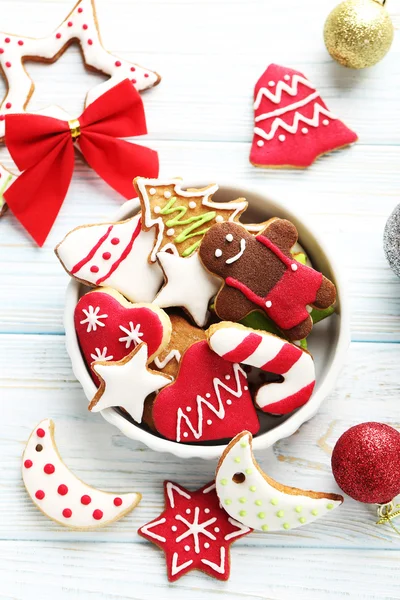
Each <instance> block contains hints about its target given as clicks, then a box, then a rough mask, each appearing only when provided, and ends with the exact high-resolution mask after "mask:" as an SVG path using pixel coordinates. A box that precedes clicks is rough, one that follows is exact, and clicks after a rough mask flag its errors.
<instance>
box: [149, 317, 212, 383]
mask: <svg viewBox="0 0 400 600" xmlns="http://www.w3.org/2000/svg"><path fill="white" fill-rule="evenodd" d="M169 318H170V321H171V327H172V332H171V339H170V341H169V343H168V344H167V346H165V348H164V350H163V351H162V352H158V354H157V356H156V357H155V359H154V361H153V363H152V364H151V367H152V368H154V369H157V370H159V371H162V372H163V373H165V374H166V375H171V376H172V377H174V379H175V378H176V376H177V374H178V370H179V365H180V362H181V358H182V356H183V354H184V353H185V352H186V350H187V349H188V348H189V347H190V346H192V345H193V344H195V343H196V342H199V341H200V340H205V339H206V334H205V332H204V331H203V329H200V328H199V327H194V326H193V325H191V324H190V323H189V322H188V321H187V320H186V319H185V318H184V317H182V316H181V315H178V314H171V315H169Z"/></svg>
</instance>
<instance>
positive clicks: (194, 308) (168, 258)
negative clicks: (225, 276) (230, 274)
mask: <svg viewBox="0 0 400 600" xmlns="http://www.w3.org/2000/svg"><path fill="white" fill-rule="evenodd" d="M157 259H158V261H159V263H160V264H161V267H162V269H163V271H164V275H165V279H166V283H165V285H164V287H163V288H162V289H161V291H160V292H159V293H158V294H157V296H156V298H155V300H154V303H155V304H157V306H160V307H161V308H167V307H170V306H181V307H183V308H184V309H185V310H186V311H187V312H188V313H189V315H190V316H191V317H192V318H193V320H194V321H195V323H196V324H197V325H198V326H199V327H203V326H204V325H205V324H206V323H207V319H208V316H209V313H208V305H209V303H210V300H211V298H213V297H214V296H215V294H216V293H217V291H218V289H219V286H220V282H219V279H217V278H216V277H214V276H213V275H211V274H210V273H208V272H207V271H206V270H205V269H204V267H203V266H202V264H201V262H200V259H199V255H198V253H197V252H195V253H194V254H192V255H191V256H189V257H188V258H182V257H181V256H178V255H177V254H171V253H170V252H159V253H158V254H157Z"/></svg>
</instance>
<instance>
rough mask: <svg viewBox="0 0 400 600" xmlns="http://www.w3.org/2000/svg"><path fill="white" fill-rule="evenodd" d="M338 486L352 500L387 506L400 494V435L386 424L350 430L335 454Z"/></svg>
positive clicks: (340, 439)
mask: <svg viewBox="0 0 400 600" xmlns="http://www.w3.org/2000/svg"><path fill="white" fill-rule="evenodd" d="M332 471H333V476H334V477H335V479H336V483H337V484H338V486H339V487H340V488H341V489H342V490H343V491H344V492H345V493H346V494H347V495H348V496H350V497H351V498H354V500H358V501H359V502H366V503H368V504H386V503H388V502H390V501H391V500H393V498H394V497H395V496H397V495H398V494H400V433H399V432H398V431H397V430H396V429H394V428H393V427H389V425H384V424H383V423H374V422H371V423H361V424H360V425H355V426H354V427H351V428H350V429H348V430H347V431H346V432H345V433H344V434H343V435H342V436H341V437H340V438H339V439H338V441H337V443H336V446H335V448H334V449H333V454H332Z"/></svg>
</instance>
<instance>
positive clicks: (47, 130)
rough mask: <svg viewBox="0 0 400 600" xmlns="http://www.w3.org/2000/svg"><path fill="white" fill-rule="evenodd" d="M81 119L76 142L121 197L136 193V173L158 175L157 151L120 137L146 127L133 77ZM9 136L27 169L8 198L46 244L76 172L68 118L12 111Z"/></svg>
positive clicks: (15, 156) (17, 159) (19, 163)
mask: <svg viewBox="0 0 400 600" xmlns="http://www.w3.org/2000/svg"><path fill="white" fill-rule="evenodd" d="M79 123H80V132H81V133H80V136H79V139H78V142H77V143H78V144H79V149H80V151H81V153H82V155H83V157H84V159H85V160H86V162H87V163H88V164H89V165H90V167H91V168H92V169H93V170H94V171H95V172H96V173H97V174H98V175H99V176H100V177H102V179H103V180H104V181H106V182H107V183H108V185H110V186H111V187H112V188H114V189H115V190H116V191H117V192H119V193H120V194H121V195H122V196H124V197H125V198H131V197H132V193H133V192H132V180H133V179H134V178H135V177H136V176H137V175H139V174H140V175H141V176H143V177H157V174H158V156H157V153H156V152H154V151H153V150H150V149H149V148H146V147H143V146H139V145H137V144H133V143H131V142H127V141H125V140H122V139H120V138H122V137H131V136H137V135H142V134H144V133H146V131H147V130H146V119H145V114H144V108H143V102H142V99H141V98H140V95H139V93H138V92H137V91H136V90H135V88H133V87H132V85H131V83H130V81H129V80H126V79H125V80H123V81H121V82H120V83H119V84H117V85H115V86H113V87H112V88H110V89H109V90H108V91H106V92H105V93H104V94H102V95H101V96H100V97H99V98H97V99H96V100H95V101H94V102H92V103H91V104H90V105H89V106H87V107H86V108H85V110H84V111H83V113H82V115H81V116H80V117H79ZM5 135H6V144H7V148H8V150H9V151H10V154H11V156H12V158H13V160H14V162H15V163H16V165H17V166H18V168H19V169H20V170H21V171H23V173H22V174H21V175H20V176H19V177H18V178H17V179H16V180H15V181H14V183H13V184H12V185H11V186H10V187H9V188H8V189H7V191H6V192H5V195H4V197H5V199H6V202H7V204H8V206H9V207H10V209H11V210H12V212H13V213H14V216H16V217H17V219H18V220H19V221H20V223H21V224H22V225H23V227H25V229H26V230H27V231H28V232H29V233H30V235H31V236H32V237H33V238H34V240H35V241H36V242H37V243H38V244H39V245H43V244H44V241H45V239H46V237H47V235H48V233H49V231H50V229H51V227H52V225H53V223H54V221H55V219H56V217H57V214H58V212H59V210H60V208H61V205H62V203H63V201H64V198H65V196H66V194H67V191H68V188H69V185H70V182H71V178H72V174H73V170H74V156H75V152H74V141H73V139H72V136H71V130H70V127H69V124H68V121H61V120H60V119H54V118H51V117H45V116H43V115H37V114H13V115H7V117H6V134H5ZM38 182H40V185H39V183H38ZM38 214H40V219H38V217H37V215H38Z"/></svg>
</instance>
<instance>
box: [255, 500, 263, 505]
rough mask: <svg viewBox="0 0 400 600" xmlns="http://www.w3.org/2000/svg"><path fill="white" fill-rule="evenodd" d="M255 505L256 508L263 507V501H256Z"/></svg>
mask: <svg viewBox="0 0 400 600" xmlns="http://www.w3.org/2000/svg"><path fill="white" fill-rule="evenodd" d="M254 504H255V505H256V506H261V505H262V500H256V501H255V502H254Z"/></svg>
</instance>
